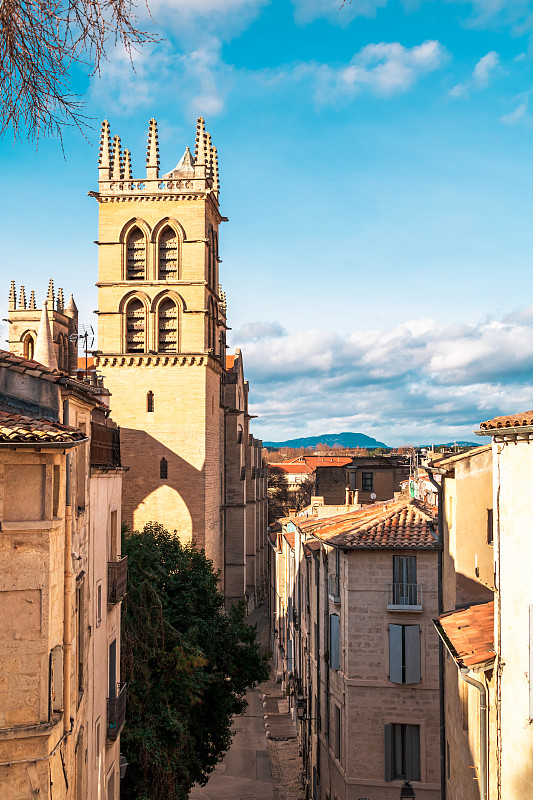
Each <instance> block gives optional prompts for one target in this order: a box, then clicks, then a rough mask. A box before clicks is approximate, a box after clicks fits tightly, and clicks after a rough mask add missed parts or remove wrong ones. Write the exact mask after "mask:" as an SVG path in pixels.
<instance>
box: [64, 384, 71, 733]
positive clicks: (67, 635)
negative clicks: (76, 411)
mask: <svg viewBox="0 0 533 800" xmlns="http://www.w3.org/2000/svg"><path fill="white" fill-rule="evenodd" d="M63 424H64V425H68V424H69V401H68V398H67V399H66V400H65V401H64V403H63ZM71 458H72V456H71V454H70V453H68V454H67V461H66V481H65V551H64V580H63V585H64V592H65V596H64V605H63V609H64V619H63V730H64V732H65V733H70V730H71V725H70V667H71V657H72V652H71V651H72V641H71V619H72V498H71V494H72V492H71V486H70V462H71Z"/></svg>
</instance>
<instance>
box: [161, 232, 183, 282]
mask: <svg viewBox="0 0 533 800" xmlns="http://www.w3.org/2000/svg"><path fill="white" fill-rule="evenodd" d="M177 277H178V237H177V236H176V233H175V232H174V231H173V230H172V228H165V230H164V231H163V232H162V233H161V236H160V237H159V280H160V281H167V280H171V279H175V278H177Z"/></svg>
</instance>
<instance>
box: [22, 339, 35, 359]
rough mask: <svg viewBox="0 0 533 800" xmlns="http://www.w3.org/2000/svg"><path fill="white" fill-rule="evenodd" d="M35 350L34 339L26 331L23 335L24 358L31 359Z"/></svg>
mask: <svg viewBox="0 0 533 800" xmlns="http://www.w3.org/2000/svg"><path fill="white" fill-rule="evenodd" d="M34 352H35V339H34V338H33V336H32V335H31V333H27V334H26V336H25V337H24V358H26V359H28V360H31V359H32V358H33V354H34Z"/></svg>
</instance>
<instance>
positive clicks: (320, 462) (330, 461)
mask: <svg viewBox="0 0 533 800" xmlns="http://www.w3.org/2000/svg"><path fill="white" fill-rule="evenodd" d="M284 463H286V464H307V465H308V466H309V467H311V468H312V469H316V468H317V467H344V466H346V465H347V464H351V463H352V459H351V457H350V456H298V458H291V459H290V461H286V462H284Z"/></svg>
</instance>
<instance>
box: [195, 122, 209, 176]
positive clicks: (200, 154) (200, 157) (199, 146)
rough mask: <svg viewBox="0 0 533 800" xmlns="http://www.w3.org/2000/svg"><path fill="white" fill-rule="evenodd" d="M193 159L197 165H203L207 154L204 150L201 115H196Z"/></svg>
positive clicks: (203, 131) (203, 123)
mask: <svg viewBox="0 0 533 800" xmlns="http://www.w3.org/2000/svg"><path fill="white" fill-rule="evenodd" d="M194 161H195V164H196V166H197V167H205V166H206V162H207V154H206V151H205V122H204V118H203V117H198V122H197V123H196V145H195V148H194Z"/></svg>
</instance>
